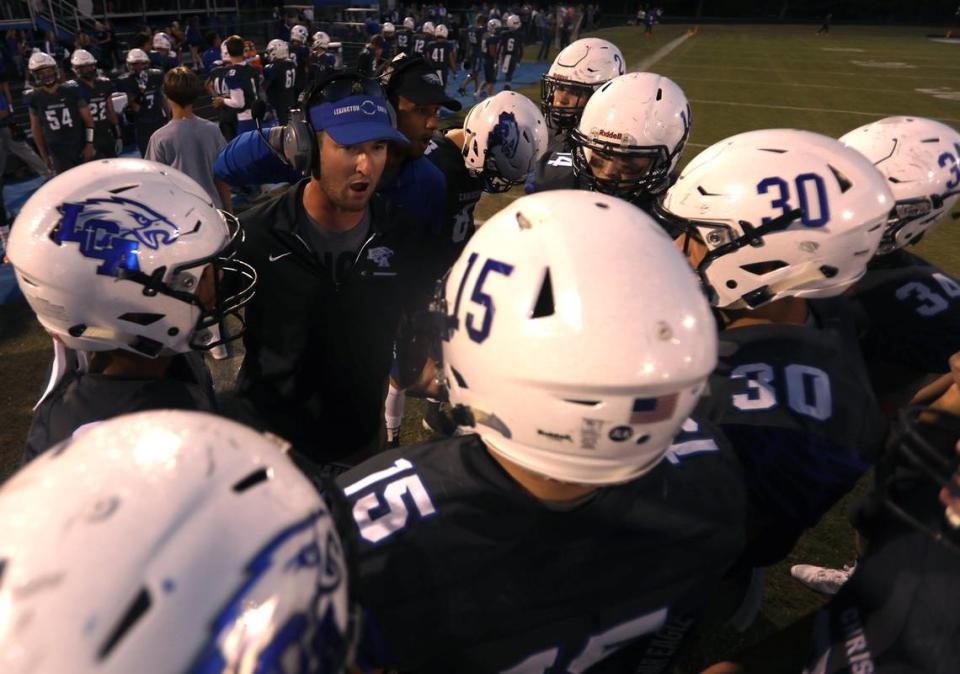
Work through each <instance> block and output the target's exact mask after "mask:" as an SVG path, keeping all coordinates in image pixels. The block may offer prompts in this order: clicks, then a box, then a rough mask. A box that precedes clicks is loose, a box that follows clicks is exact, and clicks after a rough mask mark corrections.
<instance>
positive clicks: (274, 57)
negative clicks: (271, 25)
mask: <svg viewBox="0 0 960 674" xmlns="http://www.w3.org/2000/svg"><path fill="white" fill-rule="evenodd" d="M288 56H290V45H288V44H287V43H286V42H285V41H284V40H280V39H274V40H270V42H268V43H267V58H268V59H270V60H271V61H283V60H284V59H286V58H287V57H288Z"/></svg>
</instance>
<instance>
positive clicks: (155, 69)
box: [147, 68, 163, 77]
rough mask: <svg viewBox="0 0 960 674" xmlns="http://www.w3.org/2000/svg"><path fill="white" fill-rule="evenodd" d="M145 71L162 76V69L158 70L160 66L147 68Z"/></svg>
mask: <svg viewBox="0 0 960 674" xmlns="http://www.w3.org/2000/svg"><path fill="white" fill-rule="evenodd" d="M147 72H148V73H150V74H151V75H159V76H160V77H163V71H162V70H160V68H150V69H149V70H147Z"/></svg>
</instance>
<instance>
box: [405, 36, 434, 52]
mask: <svg viewBox="0 0 960 674" xmlns="http://www.w3.org/2000/svg"><path fill="white" fill-rule="evenodd" d="M432 39H433V37H432V36H430V35H427V34H426V33H414V34H413V37H412V38H411V39H410V53H411V54H416V55H417V56H426V51H427V43H428V42H430V41H431V40H432Z"/></svg>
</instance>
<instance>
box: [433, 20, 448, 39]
mask: <svg viewBox="0 0 960 674" xmlns="http://www.w3.org/2000/svg"><path fill="white" fill-rule="evenodd" d="M433 36H434V37H435V38H437V39H438V40H446V39H447V38H448V37H449V36H450V31H449V30H447V27H446V26H444V25H443V24H442V23H440V24H437V27H436V28H434V29H433Z"/></svg>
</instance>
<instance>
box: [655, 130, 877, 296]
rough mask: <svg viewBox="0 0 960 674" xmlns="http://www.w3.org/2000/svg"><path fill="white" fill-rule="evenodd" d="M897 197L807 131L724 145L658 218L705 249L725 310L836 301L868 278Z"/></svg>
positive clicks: (711, 285) (869, 171)
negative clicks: (789, 300)
mask: <svg viewBox="0 0 960 674" xmlns="http://www.w3.org/2000/svg"><path fill="white" fill-rule="evenodd" d="M892 204H893V195H892V193H891V192H890V188H889V187H887V184H886V180H884V178H883V176H882V175H881V174H880V173H879V172H878V171H877V170H876V169H875V168H874V167H873V166H872V165H871V164H870V162H869V161H868V160H867V159H866V158H865V157H864V156H863V155H861V154H860V153H859V152H857V151H855V150H853V149H851V148H848V147H846V146H844V145H843V144H842V143H840V142H839V141H837V140H834V139H832V138H828V137H827V136H821V135H820V134H815V133H810V132H808V131H797V130H794V129H767V130H761V131H750V132H747V133H742V134H739V135H736V136H733V137H731V138H728V139H726V140H723V141H720V142H719V143H716V144H715V145H712V146H711V147H709V148H707V149H706V150H704V151H703V152H701V153H700V154H699V155H697V156H696V157H695V158H694V159H693V160H692V161H691V162H690V163H689V164H688V165H687V166H686V168H684V170H683V173H682V174H681V176H680V178H679V179H678V180H677V182H676V184H674V185H673V187H671V188H670V189H669V190H668V191H667V194H666V197H665V198H664V200H663V203H662V205H661V206H659V207H658V211H659V213H660V215H661V216H663V217H664V218H665V220H666V221H667V222H669V223H671V224H672V225H674V226H676V227H678V228H679V229H681V230H682V231H685V232H686V233H687V236H694V237H695V238H696V239H698V240H700V241H701V242H702V243H703V245H704V246H705V247H706V254H705V256H704V258H703V260H702V261H701V262H700V263H699V264H698V266H697V271H698V272H699V274H700V277H701V279H702V280H703V283H704V286H705V287H706V288H707V290H708V293H709V294H710V296H711V301H712V303H713V304H714V305H715V306H717V307H720V308H727V309H752V308H756V307H759V306H762V305H764V304H767V303H768V302H773V301H775V300H778V299H780V298H783V297H791V296H792V297H806V298H817V297H832V296H835V295H839V294H841V293H842V292H843V291H844V290H846V289H847V288H849V287H850V286H851V285H853V284H854V283H855V282H856V281H857V280H858V279H859V278H860V277H861V276H863V274H864V272H865V270H866V266H867V262H869V261H870V258H871V257H873V254H874V253H875V252H876V250H877V246H878V245H879V244H880V238H881V237H882V236H883V229H884V225H885V223H886V219H887V215H888V214H889V212H890V208H891V205H892Z"/></svg>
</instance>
